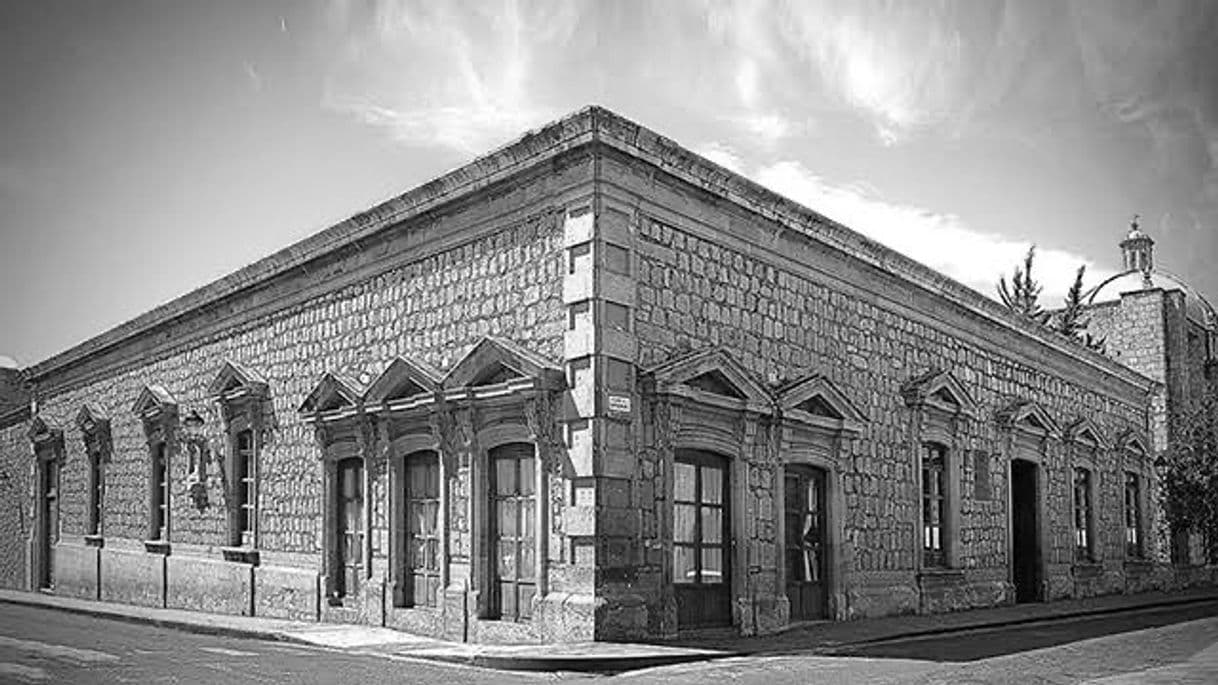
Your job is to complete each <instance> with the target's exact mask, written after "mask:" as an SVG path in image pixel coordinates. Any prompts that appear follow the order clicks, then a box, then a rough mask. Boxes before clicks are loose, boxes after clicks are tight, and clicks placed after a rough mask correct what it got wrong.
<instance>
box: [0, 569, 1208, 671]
mask: <svg viewBox="0 0 1218 685" xmlns="http://www.w3.org/2000/svg"><path fill="white" fill-rule="evenodd" d="M1204 601H1215V602H1218V589H1213V588H1207V589H1199V590H1189V591H1183V592H1173V593H1162V592H1155V593H1145V594H1139V595H1111V596H1105V597H1096V598H1091V599H1080V600H1065V601H1060V602H1053V603H1049V604H1021V605H1017V606H1008V607H999V608H995V609H979V610H974V611H966V612H959V613H953V614H936V615H932V616H892V617H885V618H874V619H862V620H858V621H848V622H829V621H826V622H817V623H809V624H804V625H800V626H796V627H794V628H791V629H790V630H787V631H785V632H783V633H779V634H777V635H766V636H760V637H740V636H738V635H732V634H729V633H728V632H727V631H716V632H704V633H699V634H695V635H688V636H684V635H683V636H682V637H681V638H680V639H677V640H673V641H666V642H663V643H660V644H639V643H611V642H596V643H576V644H558V645H543V646H539V645H482V644H478V645H475V644H467V643H454V642H445V641H443V640H436V639H432V638H426V637H420V636H416V635H410V634H408V633H402V632H399V631H396V630H391V629H388V628H380V627H374V626H359V625H341V624H330V623H312V622H300V621H284V620H276V619H268V618H255V617H248V616H227V615H222V614H207V613H201V612H194V611H182V610H177V609H157V608H150V607H138V606H131V605H126V604H112V603H108V602H96V601H91V600H83V599H72V598H67V597H56V596H54V595H47V594H41V593H30V592H20V591H15V590H0V603H11V604H25V605H33V606H41V607H47V608H53V609H59V610H62V611H69V612H73V613H79V614H86V615H90V616H99V617H104V618H111V619H117V620H125V621H135V622H140V623H151V624H154V625H159V626H163V627H167V628H175V629H179V630H186V631H191V632H197V633H207V634H213V635H226V636H231V637H242V638H254V639H263V640H282V641H288V642H295V643H301V644H311V645H317V646H321V647H326V648H331V649H341V650H344V651H351V652H357V653H367V654H376V655H380V656H391V657H404V658H416V659H430V660H434V661H446V662H452V663H462V664H470V665H475V666H484V667H489V668H498V669H505V670H531V671H585V672H600V673H612V672H620V671H627V670H634V669H639V668H649V667H653V666H662V665H667V664H675V663H682V662H690V661H704V660H708V659H716V658H722V657H728V656H741V655H751V654H797V653H805V654H807V653H818V652H824V651H829V650H832V649H835V648H840V647H842V646H845V645H857V644H867V643H874V642H882V641H886V640H893V639H898V638H908V637H916V636H920V635H934V634H943V633H951V632H959V631H965V630H975V629H978V628H987V627H998V626H1006V625H1016V624H1025V623H1035V622H1040V621H1056V620H1063V619H1068V618H1074V617H1079V616H1090V615H1097V614H1105V613H1114V612H1120V611H1129V610H1136V609H1142V608H1149V607H1162V606H1172V605H1183V604H1191V603H1195V602H1204Z"/></svg>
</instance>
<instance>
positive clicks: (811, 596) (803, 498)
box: [783, 466, 828, 621]
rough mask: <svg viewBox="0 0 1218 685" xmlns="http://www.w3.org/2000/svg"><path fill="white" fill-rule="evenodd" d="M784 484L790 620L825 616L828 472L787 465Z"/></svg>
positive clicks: (826, 610)
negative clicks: (826, 493)
mask: <svg viewBox="0 0 1218 685" xmlns="http://www.w3.org/2000/svg"><path fill="white" fill-rule="evenodd" d="M783 487H784V492H783V495H784V499H785V503H784V505H783V508H784V509H785V511H784V515H785V517H786V518H785V520H784V523H785V524H786V540H785V542H786V564H787V599H788V600H789V601H790V603H791V620H792V621H809V620H815V619H822V618H826V617H827V616H828V602H827V601H826V597H827V591H826V590H827V586H826V579H825V570H826V566H827V564H826V559H825V553H826V546H825V519H826V515H825V472H824V471H822V470H820V469H815V468H810V467H799V466H793V467H788V468H787V470H786V474H785V476H784V485H783Z"/></svg>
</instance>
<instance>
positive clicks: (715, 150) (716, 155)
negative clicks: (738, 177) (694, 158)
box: [693, 142, 744, 174]
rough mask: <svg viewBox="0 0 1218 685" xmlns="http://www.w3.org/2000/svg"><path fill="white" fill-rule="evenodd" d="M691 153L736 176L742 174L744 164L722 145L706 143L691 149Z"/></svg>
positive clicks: (728, 148) (729, 149) (733, 152)
mask: <svg viewBox="0 0 1218 685" xmlns="http://www.w3.org/2000/svg"><path fill="white" fill-rule="evenodd" d="M693 151H694V152H695V153H697V154H699V155H702V156H703V157H705V158H707V159H709V160H710V161H712V162H714V163H715V164H718V165H719V166H721V167H723V168H724V169H727V170H728V171H734V172H736V173H738V174H743V173H744V162H743V161H742V160H741V159H740V157H739V156H738V155H737V154H736V153H735V151H733V150H732V149H731V148H730V147H728V146H726V145H724V144H723V143H717V142H711V143H707V144H705V145H701V146H698V147H695V148H693Z"/></svg>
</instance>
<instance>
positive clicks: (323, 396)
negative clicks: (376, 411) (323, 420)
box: [297, 371, 364, 418]
mask: <svg viewBox="0 0 1218 685" xmlns="http://www.w3.org/2000/svg"><path fill="white" fill-rule="evenodd" d="M363 395H364V388H363V386H361V385H360V384H359V382H358V381H356V380H354V379H352V378H348V377H346V376H341V375H339V374H336V373H332V372H329V371H327V372H326V373H325V374H323V375H322V377H321V380H319V381H318V382H317V385H315V386H313V390H312V391H311V392H309V394H308V396H307V397H305V400H304V402H302V403H301V404H300V408H299V409H298V410H297V411H298V412H299V413H301V414H303V415H304V416H305V417H306V418H316V417H319V416H322V415H326V414H329V415H337V416H341V415H346V414H348V413H354V412H355V410H357V409H358V408H359V407H360V405H361V403H362V402H363Z"/></svg>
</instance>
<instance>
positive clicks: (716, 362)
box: [646, 347, 773, 414]
mask: <svg viewBox="0 0 1218 685" xmlns="http://www.w3.org/2000/svg"><path fill="white" fill-rule="evenodd" d="M646 375H647V378H648V379H649V383H650V384H652V386H653V389H652V392H654V393H656V394H670V395H681V396H685V397H689V398H690V399H696V400H700V401H703V402H707V403H710V404H717V405H721V406H724V407H732V408H746V409H750V410H752V411H757V412H761V413H766V414H768V413H771V412H772V411H773V400H772V398H771V397H770V394H769V393H768V392H767V391H766V389H765V388H764V387H762V386H761V384H759V383H758V382H757V381H755V380H753V377H752V376H751V375H750V374H749V372H748V371H747V370H746V369H745V368H744V366H743V365H741V364H740V362H738V361H736V359H735V357H733V356H732V355H731V353H729V352H728V351H727V350H724V349H723V348H719V347H712V348H708V349H705V350H700V351H698V352H691V353H689V354H686V355H682V356H680V357H677V358H676V359H672V360H669V361H667V362H664V363H663V364H660V365H659V366H656V367H654V368H652V369H651V370H649V371H648V372H647V374H646Z"/></svg>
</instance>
